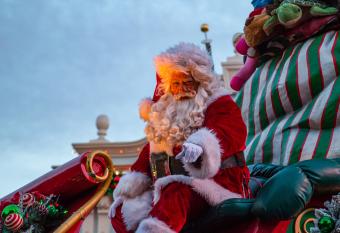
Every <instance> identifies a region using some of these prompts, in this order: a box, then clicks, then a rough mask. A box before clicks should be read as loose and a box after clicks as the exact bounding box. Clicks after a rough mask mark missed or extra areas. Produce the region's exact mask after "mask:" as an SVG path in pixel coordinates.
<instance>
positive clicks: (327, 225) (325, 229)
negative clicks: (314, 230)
mask: <svg viewBox="0 0 340 233" xmlns="http://www.w3.org/2000/svg"><path fill="white" fill-rule="evenodd" d="M318 227H319V229H320V231H321V233H330V232H332V230H333V229H334V227H335V221H334V220H333V219H332V218H331V217H329V216H323V217H321V218H320V219H319V222H318Z"/></svg>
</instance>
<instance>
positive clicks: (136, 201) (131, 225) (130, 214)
mask: <svg viewBox="0 0 340 233" xmlns="http://www.w3.org/2000/svg"><path fill="white" fill-rule="evenodd" d="M151 207H152V191H146V192H144V193H143V194H142V195H139V196H137V197H135V198H131V199H126V200H125V201H124V203H123V206H122V215H123V220H124V223H125V225H126V229H127V230H128V231H131V230H136V228H137V226H138V224H139V223H140V221H142V220H143V219H145V218H146V217H148V215H149V213H150V210H151Z"/></svg>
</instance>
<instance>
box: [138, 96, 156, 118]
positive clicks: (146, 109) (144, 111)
mask: <svg viewBox="0 0 340 233" xmlns="http://www.w3.org/2000/svg"><path fill="white" fill-rule="evenodd" d="M152 104H153V101H152V99H151V98H145V99H142V101H141V102H140V103H139V117H140V118H141V119H143V120H144V121H148V120H149V113H150V112H151V106H152Z"/></svg>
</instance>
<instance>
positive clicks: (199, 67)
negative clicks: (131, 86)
mask: <svg viewBox="0 0 340 233" xmlns="http://www.w3.org/2000/svg"><path fill="white" fill-rule="evenodd" d="M154 62H155V67H156V79H157V83H156V88H155V91H154V95H153V98H152V99H151V98H146V99H143V100H142V101H141V103H140V105H139V114H140V117H141V118H142V119H143V120H145V121H148V120H149V113H150V110H151V106H152V104H154V103H155V102H157V101H158V100H159V99H160V97H161V96H162V95H163V94H164V93H167V92H168V91H169V88H170V80H171V77H172V75H173V73H178V72H182V73H186V74H191V75H192V77H193V78H194V79H195V80H196V81H198V82H200V81H201V79H200V76H202V75H203V76H204V77H205V78H207V77H208V78H211V79H212V78H215V76H214V75H212V66H213V64H212V61H211V58H210V56H209V55H208V53H207V52H206V51H204V50H202V49H200V48H199V47H198V46H196V45H194V44H192V43H179V44H178V45H175V46H174V47H171V48H169V49H167V50H166V51H165V52H163V53H161V54H160V55H158V56H156V57H155V59H154Z"/></svg>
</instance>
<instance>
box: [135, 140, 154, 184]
mask: <svg viewBox="0 0 340 233" xmlns="http://www.w3.org/2000/svg"><path fill="white" fill-rule="evenodd" d="M149 157H150V144H149V143H147V144H146V145H145V146H144V147H143V149H142V150H141V152H140V153H139V155H138V158H137V160H136V162H134V164H132V166H131V169H130V170H131V171H135V172H141V173H143V174H145V175H147V176H149V177H150V178H151V169H150V162H149Z"/></svg>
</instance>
